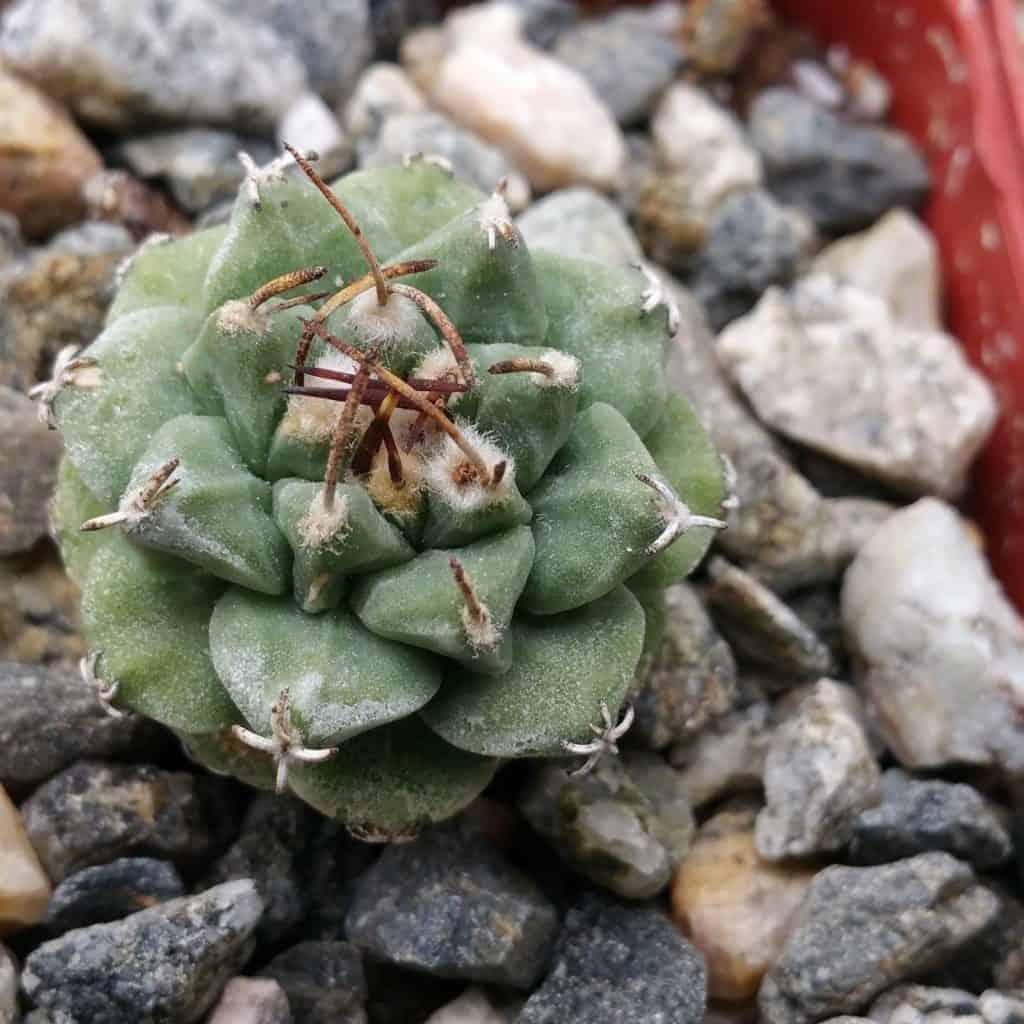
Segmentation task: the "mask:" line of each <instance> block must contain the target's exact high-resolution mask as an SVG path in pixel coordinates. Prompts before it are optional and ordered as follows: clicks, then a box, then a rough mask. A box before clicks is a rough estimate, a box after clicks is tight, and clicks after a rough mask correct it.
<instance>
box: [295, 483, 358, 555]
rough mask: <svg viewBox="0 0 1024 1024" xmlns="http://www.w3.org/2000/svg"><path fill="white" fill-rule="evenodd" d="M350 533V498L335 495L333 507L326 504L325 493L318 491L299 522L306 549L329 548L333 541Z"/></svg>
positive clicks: (300, 534)
mask: <svg viewBox="0 0 1024 1024" xmlns="http://www.w3.org/2000/svg"><path fill="white" fill-rule="evenodd" d="M347 532H348V498H347V497H345V495H344V494H335V495H334V501H333V503H332V504H331V507H330V508H328V507H327V506H326V505H325V504H324V497H323V491H318V492H317V493H316V495H315V496H314V497H313V500H312V502H311V503H310V506H309V510H308V511H307V512H306V514H305V515H304V516H303V517H302V519H300V520H299V536H300V537H301V538H302V545H303V547H306V548H323V547H327V545H328V544H330V543H331V541H333V540H335V539H337V538H338V537H341V536H344V534H346V533H347Z"/></svg>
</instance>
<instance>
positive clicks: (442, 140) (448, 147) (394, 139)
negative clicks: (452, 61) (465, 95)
mask: <svg viewBox="0 0 1024 1024" xmlns="http://www.w3.org/2000/svg"><path fill="white" fill-rule="evenodd" d="M415 153H423V154H426V155H429V156H440V157H442V158H443V159H445V160H447V161H449V163H450V164H451V166H452V170H453V171H454V172H455V175H456V177H459V178H465V179H466V180H467V181H469V182H470V183H471V184H473V185H476V186H477V188H479V189H481V190H482V191H484V192H487V193H490V192H492V191H493V190H494V187H495V185H497V184H498V182H499V181H500V180H501V179H502V178H507V179H508V192H507V193H506V199H507V201H508V203H509V206H510V207H511V208H512V209H513V210H520V209H522V208H523V207H524V206H525V205H526V204H527V203H528V202H529V201H530V183H529V182H528V181H527V180H526V178H525V177H524V176H523V175H522V174H521V173H520V172H519V171H518V170H517V169H516V167H515V165H514V164H513V163H512V162H511V161H510V160H509V159H508V157H507V156H505V154H504V153H502V152H501V150H500V149H497V148H496V147H495V146H492V145H491V144H490V143H489V142H485V141H484V140H483V139H481V138H480V137H479V136H477V135H474V134H473V133H472V132H470V131H467V130H466V129H465V128H460V127H459V126H458V125H457V124H456V123H455V122H454V121H452V120H451V119H450V118H448V117H445V115H444V114H441V113H439V112H438V111H436V110H425V111H422V112H419V113H399V114H394V115H392V116H391V117H388V118H387V119H386V120H385V121H384V122H383V124H382V125H381V128H380V133H379V134H378V136H377V140H376V142H375V143H374V144H373V146H372V147H371V148H370V149H369V150H368V151H367V152H366V153H365V154H364V155H363V156H362V157H361V160H360V164H361V166H363V167H386V166H388V165H392V164H400V163H401V162H402V160H403V158H405V157H407V156H410V155H412V154H415Z"/></svg>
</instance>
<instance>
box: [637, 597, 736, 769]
mask: <svg viewBox="0 0 1024 1024" xmlns="http://www.w3.org/2000/svg"><path fill="white" fill-rule="evenodd" d="M641 664H643V663H641ZM642 672H643V684H642V687H641V689H640V691H639V693H638V694H637V695H636V697H634V699H633V709H634V711H635V712H636V719H635V721H634V722H633V728H632V730H631V731H630V738H631V739H632V740H638V741H639V742H640V743H642V744H644V745H645V746H648V747H651V748H652V749H654V750H661V749H662V748H663V747H667V746H668V745H669V744H671V743H675V742H678V741H680V740H683V739H686V737H688V736H692V735H694V734H695V733H697V732H699V731H700V730H701V729H702V728H703V727H704V726H705V725H706V724H707V723H708V721H710V720H711V719H713V718H717V717H718V716H720V715H723V714H725V713H726V712H727V711H728V710H729V709H730V708H731V707H732V705H733V702H734V701H735V699H736V661H735V659H734V658H733V656H732V651H731V650H730V649H729V645H728V644H727V643H726V642H725V641H724V640H723V639H722V637H721V635H720V634H719V632H718V630H716V629H715V627H714V624H713V623H712V621H711V618H710V617H709V615H708V613H707V612H706V611H705V610H704V605H703V602H702V601H701V600H700V598H699V597H698V596H697V592H696V591H695V590H694V589H693V587H691V586H689V585H688V584H686V583H679V584H676V585H675V586H673V587H669V588H668V590H666V591H665V637H664V639H663V640H662V642H661V646H660V647H659V648H658V651H657V653H656V654H655V655H654V656H653V658H651V659H650V661H649V663H647V665H646V666H644V668H643V669H642Z"/></svg>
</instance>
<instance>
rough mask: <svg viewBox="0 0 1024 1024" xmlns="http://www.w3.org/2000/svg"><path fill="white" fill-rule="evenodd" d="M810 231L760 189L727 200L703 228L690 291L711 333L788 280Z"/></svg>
mask: <svg viewBox="0 0 1024 1024" xmlns="http://www.w3.org/2000/svg"><path fill="white" fill-rule="evenodd" d="M813 233H814V232H813V229H812V228H811V227H810V225H809V224H808V223H807V221H806V220H805V218H804V217H803V215H802V214H800V213H799V212H797V211H795V210H787V209H784V208H783V207H781V206H779V204H778V203H776V202H775V200H774V199H772V197H771V196H770V195H769V194H768V193H767V192H765V191H764V190H763V189H755V190H753V191H749V192H740V193H737V194H735V195H731V196H729V197H728V198H727V199H726V200H724V201H723V203H722V205H721V206H719V207H718V209H717V210H715V212H714V214H713V215H712V216H711V219H710V222H709V223H708V227H707V234H706V238H705V242H704V247H703V248H702V249H701V251H700V255H699V258H698V263H697V267H696V270H695V271H694V274H693V279H692V282H691V283H692V287H693V290H694V293H695V294H696V296H697V298H699V299H700V300H701V302H702V303H703V304H704V309H705V310H706V312H707V316H708V322H709V323H710V324H711V326H712V328H714V329H715V330H716V331H717V330H720V329H721V328H722V327H724V326H725V325H726V324H727V323H729V322H730V321H732V320H735V319H736V317H738V316H742V315H743V314H744V313H746V312H747V311H748V310H749V309H750V308H751V307H752V306H753V305H754V304H755V303H756V302H757V300H758V299H759V298H760V296H761V294H762V293H763V292H764V290H765V289H766V288H768V287H769V286H770V285H773V284H785V283H787V282H788V281H790V280H791V279H792V278H793V275H794V274H795V272H796V269H797V264H798V263H799V260H800V258H801V256H802V255H803V253H804V252H805V250H806V248H807V245H808V242H809V240H810V239H811V238H812V237H813Z"/></svg>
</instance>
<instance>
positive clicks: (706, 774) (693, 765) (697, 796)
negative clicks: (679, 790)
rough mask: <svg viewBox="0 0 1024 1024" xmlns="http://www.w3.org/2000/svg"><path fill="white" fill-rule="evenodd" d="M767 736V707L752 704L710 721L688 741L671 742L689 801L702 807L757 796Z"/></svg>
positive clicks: (673, 759)
mask: <svg viewBox="0 0 1024 1024" xmlns="http://www.w3.org/2000/svg"><path fill="white" fill-rule="evenodd" d="M770 738H771V705H770V704H768V703H764V702H758V703H755V704H751V705H750V707H747V708H743V709H742V710H740V711H733V712H731V713H729V714H727V715H723V716H722V717H721V718H717V719H715V720H714V721H713V722H711V723H710V724H709V725H707V726H706V727H705V728H704V729H702V730H701V731H700V732H699V733H697V734H696V735H695V736H693V737H692V738H690V739H687V740H683V741H682V742H680V743H676V744H673V746H672V747H671V748H670V749H669V762H670V763H671V764H672V766H673V767H675V768H678V769H679V771H680V773H681V775H682V779H683V785H684V786H685V788H686V792H687V795H688V796H689V798H690V803H691V804H692V805H693V806H694V807H701V806H702V805H704V804H707V803H710V802H711V801H712V800H715V799H717V798H718V797H721V796H728V795H731V794H734V793H750V792H757V791H758V790H760V789H761V785H762V778H763V776H764V761H765V756H766V755H767V752H768V744H769V741H770Z"/></svg>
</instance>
